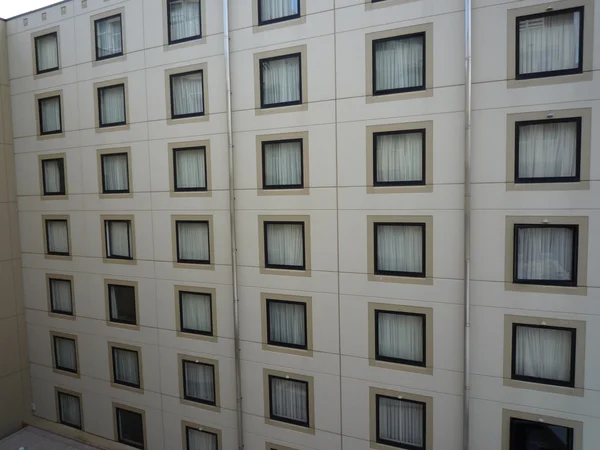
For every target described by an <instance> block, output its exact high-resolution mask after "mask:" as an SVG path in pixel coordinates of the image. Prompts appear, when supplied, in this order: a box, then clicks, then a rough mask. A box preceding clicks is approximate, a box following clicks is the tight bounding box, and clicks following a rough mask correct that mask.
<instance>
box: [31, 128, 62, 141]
mask: <svg viewBox="0 0 600 450" xmlns="http://www.w3.org/2000/svg"><path fill="white" fill-rule="evenodd" d="M64 137H65V132H64V130H63V131H61V132H59V133H46V134H38V136H37V140H38V141H45V140H47V139H60V138H64Z"/></svg>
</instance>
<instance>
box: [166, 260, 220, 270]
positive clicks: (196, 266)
mask: <svg viewBox="0 0 600 450" xmlns="http://www.w3.org/2000/svg"><path fill="white" fill-rule="evenodd" d="M173 268H175V269H193V270H215V265H214V263H210V264H194V263H184V262H177V261H174V262H173Z"/></svg>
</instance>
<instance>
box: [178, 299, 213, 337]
mask: <svg viewBox="0 0 600 450" xmlns="http://www.w3.org/2000/svg"><path fill="white" fill-rule="evenodd" d="M183 294H191V295H207V296H208V297H209V302H210V331H202V330H194V329H192V328H185V327H184V326H183ZM212 300H213V299H212V295H211V294H210V293H208V292H191V291H179V328H181V332H182V333H190V334H199V335H202V336H214V331H213V330H214V324H213V304H212Z"/></svg>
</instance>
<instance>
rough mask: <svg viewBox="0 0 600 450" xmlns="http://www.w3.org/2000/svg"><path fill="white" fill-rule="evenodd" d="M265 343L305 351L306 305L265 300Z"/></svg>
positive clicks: (306, 347)
mask: <svg viewBox="0 0 600 450" xmlns="http://www.w3.org/2000/svg"><path fill="white" fill-rule="evenodd" d="M266 313H267V343H268V344H269V345H276V346H280V347H290V348H298V349H303V350H306V349H308V346H307V317H306V316H307V314H306V303H304V302H293V301H284V300H271V299H267V300H266Z"/></svg>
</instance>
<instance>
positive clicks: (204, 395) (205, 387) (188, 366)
mask: <svg viewBox="0 0 600 450" xmlns="http://www.w3.org/2000/svg"><path fill="white" fill-rule="evenodd" d="M183 369H184V376H185V393H186V395H187V396H188V397H192V398H194V399H198V400H203V401H205V402H209V403H214V401H215V375H214V367H213V366H210V365H207V364H197V363H193V362H191V361H184V365H183Z"/></svg>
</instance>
